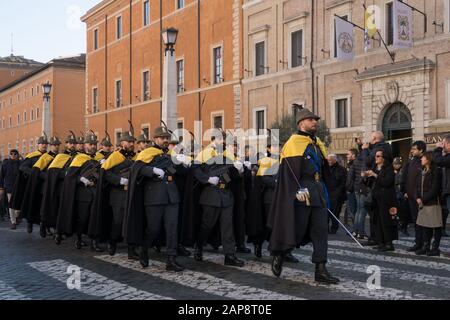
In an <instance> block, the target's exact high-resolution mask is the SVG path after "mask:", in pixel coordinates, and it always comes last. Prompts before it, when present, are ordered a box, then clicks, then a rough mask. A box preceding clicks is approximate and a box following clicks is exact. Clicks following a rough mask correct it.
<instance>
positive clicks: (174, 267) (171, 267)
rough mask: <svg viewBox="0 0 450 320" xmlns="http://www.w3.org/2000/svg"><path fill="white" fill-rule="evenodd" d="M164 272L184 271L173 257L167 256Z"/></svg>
mask: <svg viewBox="0 0 450 320" xmlns="http://www.w3.org/2000/svg"><path fill="white" fill-rule="evenodd" d="M166 271H175V272H181V271H184V267H183V266H182V265H180V264H179V263H178V262H177V259H176V257H175V256H169V257H168V258H167V263H166Z"/></svg>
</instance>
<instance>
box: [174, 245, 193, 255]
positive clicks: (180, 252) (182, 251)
mask: <svg viewBox="0 0 450 320" xmlns="http://www.w3.org/2000/svg"><path fill="white" fill-rule="evenodd" d="M177 252H178V255H179V256H180V257H190V256H191V254H192V252H190V251H189V250H188V249H186V248H185V247H184V246H182V245H181V244H179V245H178V248H177Z"/></svg>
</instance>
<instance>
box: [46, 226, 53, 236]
mask: <svg viewBox="0 0 450 320" xmlns="http://www.w3.org/2000/svg"><path fill="white" fill-rule="evenodd" d="M45 230H46V232H47V234H48V235H49V236H50V237H53V232H52V230H51V229H50V228H49V227H47V228H45Z"/></svg>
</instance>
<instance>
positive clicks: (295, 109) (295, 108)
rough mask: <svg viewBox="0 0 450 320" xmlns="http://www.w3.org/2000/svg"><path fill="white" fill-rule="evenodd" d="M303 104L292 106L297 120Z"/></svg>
mask: <svg viewBox="0 0 450 320" xmlns="http://www.w3.org/2000/svg"><path fill="white" fill-rule="evenodd" d="M302 108H303V106H302V105H298V106H293V107H292V115H293V116H294V119H295V120H297V118H298V113H299V112H300V110H302Z"/></svg>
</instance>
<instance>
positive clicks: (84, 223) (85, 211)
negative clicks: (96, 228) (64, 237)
mask: <svg viewBox="0 0 450 320" xmlns="http://www.w3.org/2000/svg"><path fill="white" fill-rule="evenodd" d="M91 206H92V202H83V201H78V202H77V203H76V210H77V211H76V212H77V216H76V218H75V226H76V227H75V228H76V232H77V235H79V236H81V235H82V234H86V233H87V230H88V227H89V218H90V216H91Z"/></svg>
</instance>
